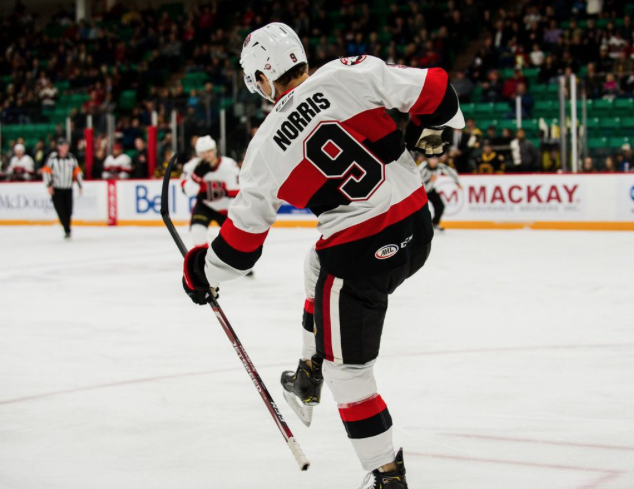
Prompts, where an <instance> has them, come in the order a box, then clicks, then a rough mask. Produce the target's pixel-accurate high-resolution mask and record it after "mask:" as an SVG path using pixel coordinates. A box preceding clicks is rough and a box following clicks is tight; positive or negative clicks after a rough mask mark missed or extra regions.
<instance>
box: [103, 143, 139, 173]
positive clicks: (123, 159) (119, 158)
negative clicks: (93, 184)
mask: <svg viewBox="0 0 634 489" xmlns="http://www.w3.org/2000/svg"><path fill="white" fill-rule="evenodd" d="M131 175H132V160H131V159H130V157H129V156H128V155H127V154H125V153H124V152H123V146H122V145H121V143H115V144H114V145H113V146H112V154H111V155H109V156H108V157H107V158H106V160H105V161H104V162H103V173H102V175H101V178H103V179H104V180H118V179H126V178H130V176H131Z"/></svg>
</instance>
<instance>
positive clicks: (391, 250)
mask: <svg viewBox="0 0 634 489" xmlns="http://www.w3.org/2000/svg"><path fill="white" fill-rule="evenodd" d="M398 250H399V247H398V245H395V244H391V245H387V246H384V247H383V248H379V249H378V250H376V253H375V254H374V256H375V257H376V258H377V259H379V260H385V259H386V258H392V257H393V256H394V255H396V253H398Z"/></svg>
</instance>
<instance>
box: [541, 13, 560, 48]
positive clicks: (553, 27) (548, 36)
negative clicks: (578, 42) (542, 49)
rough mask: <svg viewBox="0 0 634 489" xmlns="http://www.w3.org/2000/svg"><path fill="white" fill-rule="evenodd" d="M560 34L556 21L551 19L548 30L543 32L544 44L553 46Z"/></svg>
mask: <svg viewBox="0 0 634 489" xmlns="http://www.w3.org/2000/svg"><path fill="white" fill-rule="evenodd" d="M562 34H563V31H562V30H561V29H560V28H559V27H558V26H557V21H556V20H555V19H552V20H551V21H550V24H549V25H548V29H546V32H544V42H545V43H546V44H550V45H555V44H557V42H558V41H559V38H560V37H561V35H562Z"/></svg>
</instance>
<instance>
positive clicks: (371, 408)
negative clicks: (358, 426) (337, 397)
mask: <svg viewBox="0 0 634 489" xmlns="http://www.w3.org/2000/svg"><path fill="white" fill-rule="evenodd" d="M386 409H387V405H386V404H385V401H384V400H383V398H382V397H381V396H379V395H378V394H374V395H372V396H371V397H369V398H368V399H364V400H363V401H359V402H353V403H351V404H340V405H339V415H340V416H341V420H342V421H346V422H351V421H363V420H364V419H368V418H371V417H372V416H376V415H377V414H379V413H382V412H383V411H385V410H386Z"/></svg>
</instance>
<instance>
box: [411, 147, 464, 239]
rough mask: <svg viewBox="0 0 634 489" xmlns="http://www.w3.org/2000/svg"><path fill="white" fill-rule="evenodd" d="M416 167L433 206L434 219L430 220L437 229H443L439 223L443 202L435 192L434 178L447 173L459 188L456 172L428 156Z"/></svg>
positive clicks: (442, 211)
mask: <svg viewBox="0 0 634 489" xmlns="http://www.w3.org/2000/svg"><path fill="white" fill-rule="evenodd" d="M418 169H419V170H420V177H421V180H422V182H423V185H424V186H425V192H427V197H428V198H429V201H430V202H431V205H433V206H434V219H433V220H432V223H433V224H434V228H435V229H438V230H439V231H444V230H445V228H443V227H442V226H441V225H440V220H441V219H442V215H443V213H444V212H445V203H444V202H443V201H442V197H441V196H440V194H439V193H438V192H436V180H437V179H438V176H439V175H447V176H448V177H450V178H451V179H452V180H453V181H454V183H455V184H456V185H457V186H458V188H460V189H461V188H462V185H461V184H460V179H459V178H458V173H456V170H454V169H453V168H451V167H450V166H448V165H445V164H444V163H440V162H439V161H438V158H428V159H427V161H426V162H424V163H422V164H421V165H420V166H419V167H418Z"/></svg>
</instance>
